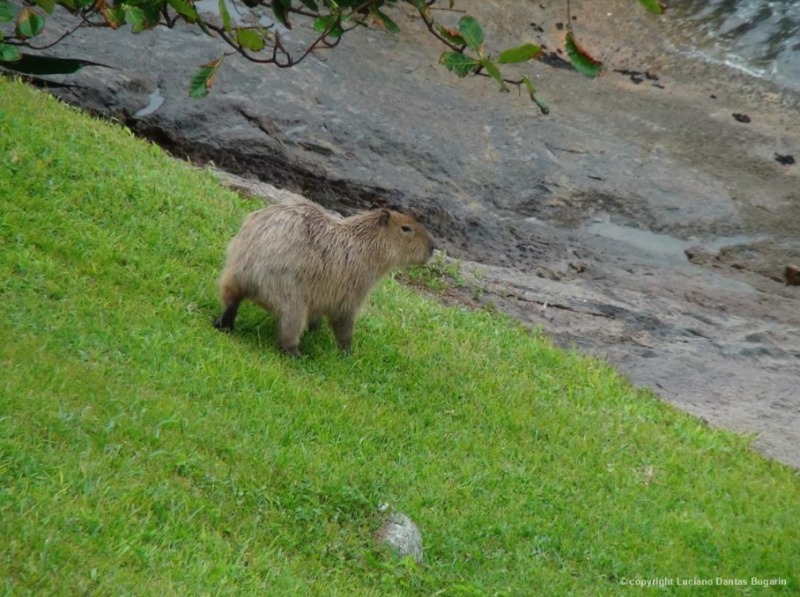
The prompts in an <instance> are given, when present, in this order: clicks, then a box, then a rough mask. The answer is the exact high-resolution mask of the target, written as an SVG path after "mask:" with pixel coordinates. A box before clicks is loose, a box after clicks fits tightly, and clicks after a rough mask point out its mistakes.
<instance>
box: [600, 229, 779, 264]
mask: <svg viewBox="0 0 800 597" xmlns="http://www.w3.org/2000/svg"><path fill="white" fill-rule="evenodd" d="M585 230H586V232H588V233H589V234H596V235H597V236H602V237H605V238H609V239H612V240H616V241H620V242H623V243H627V244H629V245H631V246H633V247H636V248H637V249H641V250H643V251H648V252H650V253H655V254H658V255H661V256H663V257H669V258H673V259H677V260H678V261H680V262H682V263H683V262H686V250H687V249H690V248H692V247H702V248H703V249H705V250H707V251H710V252H714V253H717V252H718V251H719V250H720V249H723V248H725V247H733V246H736V245H744V244H749V243H753V242H755V241H759V240H763V239H764V237H763V236H755V237H753V236H747V235H744V234H737V235H733V236H717V237H714V238H708V239H691V240H684V239H682V238H678V237H675V236H671V235H669V234H659V233H657V232H652V231H650V230H642V229H640V228H635V227H633V226H623V225H620V224H614V223H613V222H609V221H603V222H593V223H591V224H589V225H588V226H586V228H585Z"/></svg>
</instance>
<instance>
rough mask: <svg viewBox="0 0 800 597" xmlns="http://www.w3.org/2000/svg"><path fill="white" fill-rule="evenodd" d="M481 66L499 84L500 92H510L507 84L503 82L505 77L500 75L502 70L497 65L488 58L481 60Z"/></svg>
mask: <svg viewBox="0 0 800 597" xmlns="http://www.w3.org/2000/svg"><path fill="white" fill-rule="evenodd" d="M481 66H482V67H483V68H485V69H486V72H487V73H489V74H490V75H491V76H492V78H493V79H494V80H495V81H497V82H498V84H499V85H500V91H508V86H507V85H506V82H505V81H503V75H502V74H501V73H500V69H499V68H497V65H496V64H495V63H494V62H492V61H491V60H489V59H488V58H486V57H483V58H481Z"/></svg>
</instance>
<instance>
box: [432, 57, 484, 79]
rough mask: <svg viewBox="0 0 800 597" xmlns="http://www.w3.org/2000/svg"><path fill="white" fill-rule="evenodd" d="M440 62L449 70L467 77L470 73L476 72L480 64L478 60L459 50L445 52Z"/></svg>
mask: <svg viewBox="0 0 800 597" xmlns="http://www.w3.org/2000/svg"><path fill="white" fill-rule="evenodd" d="M439 63H440V64H444V66H445V67H446V68H447V70H449V71H451V72H454V73H455V74H457V75H458V76H459V77H466V76H467V75H468V74H469V73H471V72H474V71H475V69H476V68H478V64H480V63H479V62H478V61H477V60H473V59H472V58H470V57H469V56H464V54H461V53H459V52H445V53H444V54H442V55H441V57H440V58H439Z"/></svg>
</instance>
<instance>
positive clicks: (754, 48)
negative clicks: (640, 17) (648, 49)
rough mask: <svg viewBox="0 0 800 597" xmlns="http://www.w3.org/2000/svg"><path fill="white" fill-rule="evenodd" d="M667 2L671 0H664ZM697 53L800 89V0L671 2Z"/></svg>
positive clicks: (672, 14)
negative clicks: (689, 34)
mask: <svg viewBox="0 0 800 597" xmlns="http://www.w3.org/2000/svg"><path fill="white" fill-rule="evenodd" d="M665 4H667V2H665ZM668 6H669V10H668V11H667V14H668V15H669V16H670V18H671V19H673V20H674V21H676V22H677V23H678V24H679V26H680V27H682V28H685V29H687V30H689V31H690V32H691V38H692V42H693V45H694V53H695V54H696V55H699V56H702V57H703V58H705V59H707V60H711V61H714V62H722V63H725V64H727V65H729V66H731V67H734V68H737V69H739V70H743V71H745V72H748V73H750V74H751V75H754V76H757V77H762V78H767V79H770V80H772V81H775V82H776V83H778V84H780V85H783V86H786V87H790V88H792V89H797V90H800V0H672V1H671V2H669V3H668Z"/></svg>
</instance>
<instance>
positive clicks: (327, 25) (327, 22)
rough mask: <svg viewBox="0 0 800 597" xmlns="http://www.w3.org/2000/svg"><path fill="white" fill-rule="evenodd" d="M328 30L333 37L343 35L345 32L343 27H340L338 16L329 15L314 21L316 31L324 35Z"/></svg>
mask: <svg viewBox="0 0 800 597" xmlns="http://www.w3.org/2000/svg"><path fill="white" fill-rule="evenodd" d="M326 30H327V31H328V35H330V36H331V37H339V36H341V35H342V33H343V31H342V27H341V25H339V17H338V16H337V15H327V16H324V17H319V18H317V19H315V20H314V31H317V32H319V33H323V32H325V31H326Z"/></svg>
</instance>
